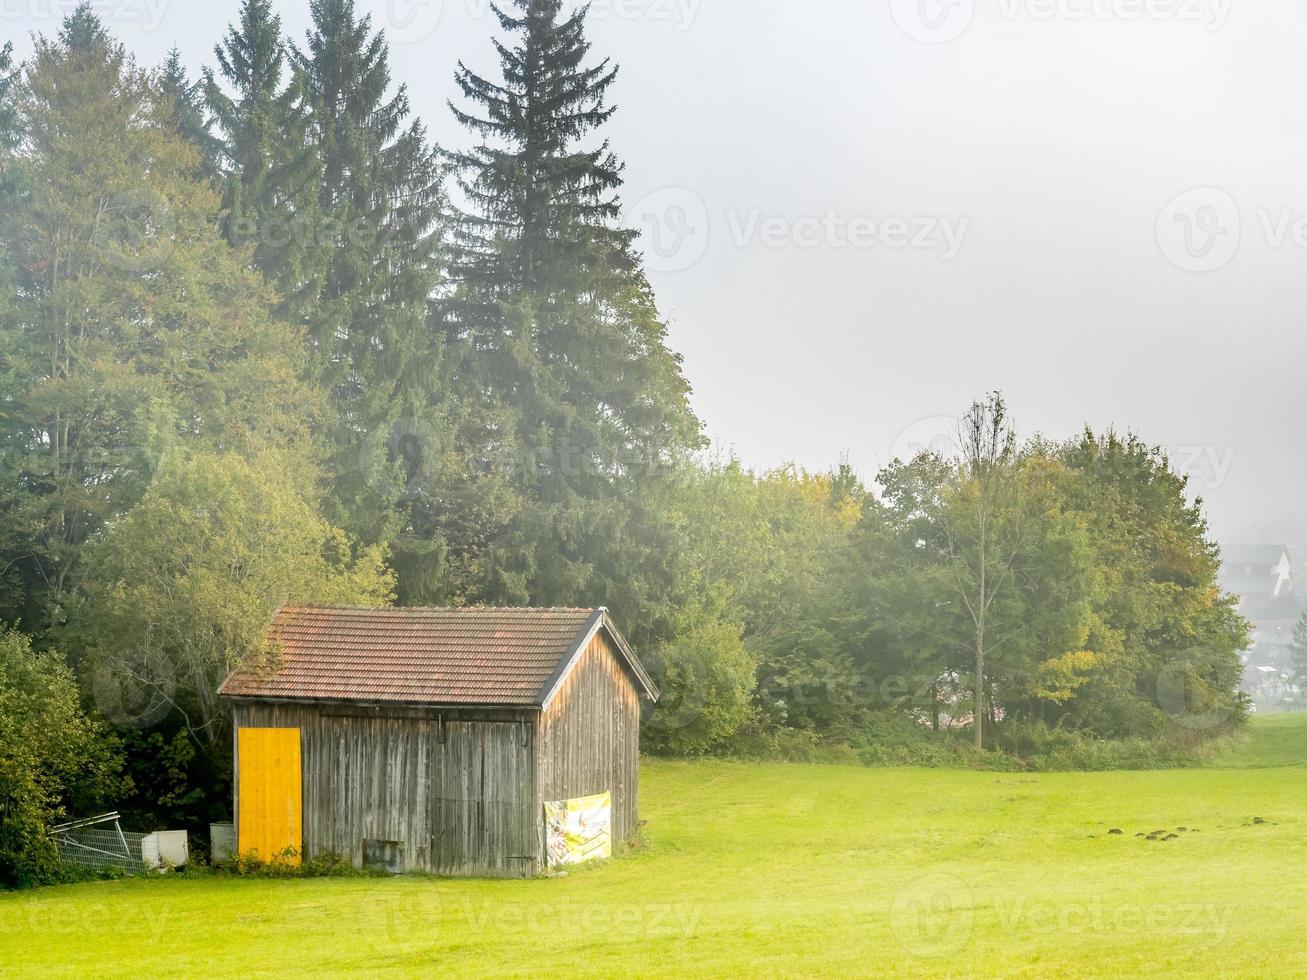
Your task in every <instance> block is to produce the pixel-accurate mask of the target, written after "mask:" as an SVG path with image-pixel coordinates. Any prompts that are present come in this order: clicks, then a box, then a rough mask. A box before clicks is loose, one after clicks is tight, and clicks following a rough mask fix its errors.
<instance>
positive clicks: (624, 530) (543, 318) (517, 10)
mask: <svg viewBox="0 0 1307 980" xmlns="http://www.w3.org/2000/svg"><path fill="white" fill-rule="evenodd" d="M493 9H494V12H495V14H496V17H497V18H498V22H499V25H500V27H501V28H502V29H503V30H504V32H505V33H506V34H507V35H508V37H507V38H505V39H504V40H497V41H496V42H495V47H496V50H497V51H498V53H499V60H500V73H501V76H502V77H501V78H499V79H497V80H492V79H490V78H486V77H484V76H482V75H479V74H477V73H476V72H474V71H472V70H471V69H469V68H468V67H467V66H466V65H464V64H460V65H459V68H458V71H457V74H456V81H457V83H458V85H459V88H460V89H461V90H462V92H463V95H464V97H465V98H466V100H467V102H468V103H470V106H469V108H468V109H467V110H464V109H461V108H459V107H457V106H453V105H451V108H452V109H453V112H454V115H455V117H456V119H457V120H458V121H459V122H460V123H462V124H463V125H464V126H465V127H467V128H468V129H469V130H471V131H472V133H474V134H475V135H476V136H477V137H478V138H479V139H480V142H479V144H478V145H477V146H476V147H475V148H473V149H471V150H470V151H467V152H465V153H461V154H458V155H456V156H455V157H454V162H455V163H456V164H457V166H458V168H459V170H460V173H461V179H460V187H461V190H462V194H463V197H464V199H465V201H466V203H467V211H466V212H465V213H464V214H463V215H462V220H461V222H460V226H459V229H458V232H457V234H456V239H455V256H454V259H453V262H452V272H453V278H454V280H455V283H454V294H453V296H452V297H451V298H450V299H449V300H448V301H447V302H445V303H443V304H442V306H441V314H442V317H443V321H444V327H445V330H446V331H447V334H448V337H449V342H450V348H451V353H452V352H453V351H457V352H458V355H459V357H458V364H459V366H460V367H459V376H460V377H461V378H462V379H463V382H464V384H465V385H466V386H467V395H466V397H469V398H471V397H476V398H481V399H484V400H485V406H486V408H485V412H484V414H485V416H486V417H487V418H490V419H494V420H495V425H493V426H490V427H488V429H487V431H486V437H487V441H488V447H487V449H486V454H487V455H488V456H491V457H498V458H499V459H501V460H502V459H503V457H504V455H505V454H507V455H509V456H510V457H511V459H510V460H509V461H510V462H511V464H512V466H513V481H514V483H515V484H516V486H517V488H518V491H519V493H520V495H521V497H522V499H523V500H524V502H525V503H524V504H523V506H522V508H521V510H520V512H519V514H517V515H515V516H513V517H512V518H511V519H510V520H509V521H507V522H506V523H505V524H504V526H502V527H501V528H500V532H501V535H502V538H501V541H500V542H499V545H498V546H497V547H495V548H493V549H492V554H493V555H494V562H493V564H492V566H491V567H489V568H487V569H485V572H486V575H487V577H486V579H485V580H484V581H483V582H482V583H480V588H481V589H482V590H483V592H484V598H487V599H493V600H499V601H513V602H516V601H533V602H574V601H586V602H590V601H597V600H598V599H604V600H606V601H609V602H610V603H611V604H614V605H616V604H619V603H621V601H622V599H626V600H628V602H627V604H626V605H627V608H628V609H629V610H630V612H629V613H628V615H630V616H632V617H634V616H635V615H636V614H635V612H634V610H633V609H631V606H632V605H635V604H639V603H641V602H644V601H646V600H648V596H649V594H650V592H651V591H656V589H655V587H654V586H653V585H652V583H651V582H650V581H649V580H645V581H643V582H637V581H635V580H634V579H633V578H630V577H629V576H628V574H627V573H626V572H624V571H623V570H621V569H617V568H614V567H611V566H610V565H609V562H610V561H611V558H610V556H612V555H614V554H622V555H623V559H624V560H625V561H628V562H629V563H630V564H633V565H634V564H640V562H642V561H645V560H647V561H648V562H649V563H650V564H652V565H657V564H658V563H659V561H660V559H659V558H658V553H659V550H660V549H659V545H658V543H657V534H658V532H657V518H656V515H651V514H649V513H647V512H646V508H647V497H646V496H645V495H644V494H643V489H644V484H645V483H646V482H647V481H648V479H649V477H650V474H656V473H658V472H660V471H661V469H662V468H663V467H666V466H667V465H668V464H669V463H671V462H673V461H674V460H675V459H676V458H677V456H678V455H679V454H681V453H682V452H683V451H685V450H688V449H692V448H696V447H697V446H698V445H699V444H700V435H699V425H698V422H697V420H696V419H695V417H694V415H693V413H692V412H691V410H690V408H689V404H688V394H689V387H688V385H687V383H686V381H685V378H684V376H683V374H682V371H681V362H680V358H679V357H678V356H677V355H676V354H674V353H673V352H672V351H670V350H669V349H668V347H667V339H666V327H665V325H664V323H663V322H662V320H661V318H660V317H659V315H658V312H657V309H656V306H655V302H654V298H653V293H652V290H651V289H650V287H649V284H648V282H647V281H646V279H645V277H644V274H643V271H642V268H641V263H640V257H639V255H638V254H637V253H636V252H635V251H634V250H633V239H634V234H633V233H631V232H628V231H626V230H623V229H622V228H620V227H619V225H618V217H619V215H620V212H621V204H620V200H619V191H620V188H621V186H622V165H621V163H620V162H619V161H618V160H617V158H616V156H615V155H614V154H613V153H612V151H611V150H610V148H609V146H608V144H607V142H605V141H602V140H601V139H598V138H597V137H596V135H595V134H596V131H597V130H599V129H600V128H601V127H602V126H603V125H604V124H605V123H606V122H607V121H608V120H609V119H610V118H611V116H612V114H613V112H614V111H615V109H614V107H613V106H611V105H610V104H609V102H608V94H609V90H610V89H611V87H612V85H613V83H614V82H615V80H616V78H617V68H616V67H615V66H614V65H612V64H611V63H610V62H609V61H607V60H604V61H599V62H598V63H590V61H591V59H590V43H589V42H588V40H587V39H586V34H585V17H586V8H584V7H582V8H581V9H579V10H578V11H576V12H574V13H572V14H570V15H565V14H564V12H563V4H562V3H561V2H560V0H513V4H512V6H511V7H499V6H496V7H494V8H493ZM505 446H508V447H511V449H510V450H506V449H505V448H504V447H505ZM637 527H638V528H639V529H640V530H639V533H637V532H636V530H635V529H636V528H637ZM647 571H648V570H647V569H646V570H645V572H647ZM645 572H639V573H632V574H635V575H637V576H638V575H642V574H645ZM640 596H643V597H644V598H643V599H641V598H637V597H640ZM640 615H641V617H642V618H646V617H644V614H643V613H641V614H640Z"/></svg>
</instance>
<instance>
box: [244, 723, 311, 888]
mask: <svg viewBox="0 0 1307 980" xmlns="http://www.w3.org/2000/svg"><path fill="white" fill-rule="evenodd" d="M236 751H237V756H238V758H239V760H240V770H239V771H240V787H239V797H238V799H239V801H240V803H239V806H240V813H239V814H238V817H237V828H238V829H237V841H238V845H237V846H238V847H239V848H240V851H241V853H242V854H250V853H253V854H256V855H257V856H258V857H259V858H260V859H262V860H264V861H270V860H272V859H273V858H274V857H280V856H281V855H283V854H284V853H285V852H287V851H288V850H293V851H294V857H291V858H289V859H288V860H289V863H291V864H299V863H300V855H301V853H302V851H303V847H304V844H303V822H302V821H303V788H302V779H303V776H302V769H301V763H300V730H299V729H298V728H241V729H240V730H239V731H238V733H237V745H236Z"/></svg>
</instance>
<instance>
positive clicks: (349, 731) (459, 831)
mask: <svg viewBox="0 0 1307 980" xmlns="http://www.w3.org/2000/svg"><path fill="white" fill-rule="evenodd" d="M269 647H270V650H271V651H272V655H271V658H270V664H268V665H263V666H249V667H245V668H242V669H238V670H237V671H236V672H235V673H233V674H232V676H231V677H229V678H228V679H227V680H226V682H225V683H224V684H223V685H222V687H221V689H220V691H219V694H220V695H221V696H222V697H224V698H227V699H230V700H231V701H232V702H233V708H234V715H235V753H236V772H235V779H234V784H235V813H236V832H237V848H238V851H239V853H241V854H249V853H251V852H253V853H257V854H258V855H259V856H260V857H262V858H264V859H265V860H266V859H269V858H271V857H274V856H276V855H282V854H285V855H292V854H293V855H294V856H293V857H291V859H292V860H297V859H298V857H299V856H301V855H302V856H303V857H304V858H307V859H312V858H313V857H314V856H317V855H322V854H326V853H334V854H340V855H343V856H345V857H347V858H349V859H350V860H351V861H352V862H353V863H354V864H355V865H357V866H374V867H383V868H386V869H389V870H392V871H395V872H401V871H424V872H429V873H433V874H440V875H489V876H502V877H518V876H530V875H534V874H538V873H540V872H541V871H542V869H544V868H545V867H546V866H547V865H549V864H554V863H565V862H566V861H567V860H569V857H568V853H567V848H568V847H574V850H573V852H572V855H573V859H580V856H589V855H591V854H603V853H607V844H608V843H609V841H611V840H613V839H616V840H624V839H629V838H630V837H631V836H632V835H633V834H634V833H635V830H636V826H637V823H638V818H637V812H638V811H637V806H638V802H639V761H640V707H641V700H642V699H647V700H649V701H654V700H656V699H657V697H658V691H657V688H656V687H655V686H654V683H653V682H652V680H650V678H649V675H648V674H647V673H646V671H645V669H644V668H643V667H642V666H641V665H640V662H639V660H638V659H637V658H636V656H635V654H634V653H633V652H632V651H631V648H630V647H629V646H628V645H627V643H626V641H625V640H624V639H623V638H622V635H621V633H620V632H619V631H618V629H617V627H616V626H615V625H614V624H613V622H612V620H611V618H610V617H609V615H608V612H607V611H606V610H604V609H486V608H469V609H328V608H285V609H282V610H281V611H279V612H278V613H277V615H276V617H275V618H274V620H273V622H272V624H271V626H270V629H269ZM605 794H607V795H605ZM568 820H571V821H572V822H573V823H574V824H578V825H579V826H580V827H581V828H582V829H581V830H580V831H577V830H576V828H575V827H573V828H572V829H571V830H568V829H567V827H566V826H565V824H566V823H567V821H568ZM605 823H606V824H607V826H605ZM573 831H575V833H574V832H573ZM578 835H579V836H578ZM580 838H585V839H584V840H580ZM578 841H579V843H578ZM583 851H584V852H586V854H585V855H582V854H581V852H583Z"/></svg>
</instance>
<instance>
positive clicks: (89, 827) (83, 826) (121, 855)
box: [52, 814, 147, 871]
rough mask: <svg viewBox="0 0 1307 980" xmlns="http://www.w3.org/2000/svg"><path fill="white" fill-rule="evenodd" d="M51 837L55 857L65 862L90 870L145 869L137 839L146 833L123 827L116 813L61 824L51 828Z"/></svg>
mask: <svg viewBox="0 0 1307 980" xmlns="http://www.w3.org/2000/svg"><path fill="white" fill-rule="evenodd" d="M52 836H53V837H54V842H55V846H56V847H57V848H58V849H59V859H60V860H61V861H63V862H64V863H66V864H71V865H75V866H76V867H79V868H90V869H93V870H110V869H113V868H118V869H121V870H123V871H143V870H145V861H144V860H143V858H142V855H141V842H142V841H143V840H145V838H146V836H147V835H145V834H137V833H133V832H131V831H127V830H123V829H122V827H120V826H119V824H118V817H117V814H112V815H110V816H108V817H102V818H97V819H96V820H88V821H80V822H77V823H72V824H64V825H62V826H59V827H56V828H54V832H53V835H52Z"/></svg>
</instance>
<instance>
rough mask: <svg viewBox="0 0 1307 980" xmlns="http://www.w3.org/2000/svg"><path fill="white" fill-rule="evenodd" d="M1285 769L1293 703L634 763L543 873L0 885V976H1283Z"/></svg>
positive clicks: (1306, 745)
mask: <svg viewBox="0 0 1307 980" xmlns="http://www.w3.org/2000/svg"><path fill="white" fill-rule="evenodd" d="M1304 763H1307V717H1301V716H1300V717H1280V718H1274V719H1264V720H1259V721H1258V722H1257V723H1256V724H1255V726H1254V732H1253V736H1252V738H1251V739H1250V740H1249V742H1248V744H1247V745H1246V746H1245V747H1244V748H1242V749H1241V750H1239V751H1238V752H1237V753H1236V754H1235V755H1232V756H1230V757H1228V758H1226V759H1223V760H1222V761H1221V762H1220V763H1219V764H1218V765H1216V766H1213V767H1211V768H1208V769H1203V770H1188V771H1171V772H1139V773H1104V774H1046V775H1029V776H1027V775H1011V774H1003V773H971V772H937V771H923V770H909V769H899V770H867V769H855V768H835V767H801V766H786V765H769V766H758V765H736V764H729V763H718V762H714V763H702V764H693V763H662V762H655V763H650V764H648V765H647V766H646V768H645V771H644V784H643V788H644V815H645V817H646V818H647V819H648V821H649V826H648V834H649V839H650V843H649V844H648V846H647V847H646V848H644V849H642V850H640V851H638V852H636V853H634V854H631V855H628V856H626V857H624V858H622V859H620V860H616V861H613V862H610V863H608V864H606V865H602V866H595V867H590V868H587V869H584V870H582V871H579V872H574V873H573V874H571V875H570V876H568V877H566V878H557V879H549V880H538V881H525V882H482V881H433V880H416V879H406V880H386V881H381V880H373V879H344V880H331V881H321V880H319V881H286V882H280V881H266V880H230V879H219V878H201V879H190V880H186V879H182V878H176V877H173V878H168V879H158V880H149V881H145V880H131V881H119V882H109V883H103V884H94V885H82V886H73V887H66V888H55V889H47V890H43V891H39V892H34V893H28V894H19V895H8V896H0V974H4V975H13V974H25V973H30V974H35V975H42V976H64V975H66V976H109V975H113V976H132V977H142V976H156V975H163V974H173V975H178V974H180V975H185V976H193V975H204V974H209V975H213V974H219V975H227V974H241V975H251V976H257V975H268V976H284V975H295V974H321V973H323V972H325V971H342V972H343V971H350V972H355V971H365V970H366V971H377V972H387V973H392V974H396V975H412V974H417V973H435V972H436V971H440V972H442V973H453V974H456V975H484V974H496V975H499V974H515V975H537V974H542V973H545V972H549V973H556V974H560V975H572V974H579V975H595V976H602V975H614V974H616V975H629V974H640V975H651V974H653V975H685V974H690V975H704V976H707V975H712V976H733V977H737V978H742V977H747V976H756V975H779V974H784V975H789V976H800V975H804V976H807V975H832V974H852V973H862V974H867V973H874V974H880V975H886V974H891V975H900V976H941V975H943V976H996V975H1001V976H1090V975H1093V976H1131V977H1133V976H1142V975H1150V976H1156V975H1164V976H1195V977H1215V976H1247V977H1265V976H1290V975H1299V976H1302V975H1307V942H1304V939H1303V924H1304V923H1307V834H1305V831H1307V771H1305V770H1304V768H1303V766H1304ZM1254 818H1260V819H1261V820H1263V821H1265V822H1264V823H1255V822H1254ZM1180 827H1185V828H1189V830H1187V831H1186V832H1183V833H1179V832H1178V828H1180ZM1112 828H1118V829H1120V830H1122V831H1124V833H1123V834H1122V835H1119V836H1115V835H1110V834H1109V833H1108V831H1109V830H1110V829H1112ZM1161 829H1166V830H1167V831H1168V832H1175V833H1177V838H1176V839H1175V840H1171V841H1155V842H1150V841H1147V840H1145V839H1143V838H1139V837H1136V836H1135V834H1136V833H1139V832H1152V831H1155V830H1161Z"/></svg>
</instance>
